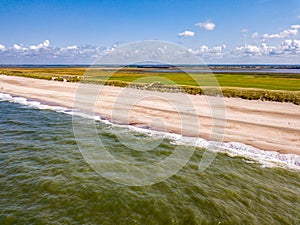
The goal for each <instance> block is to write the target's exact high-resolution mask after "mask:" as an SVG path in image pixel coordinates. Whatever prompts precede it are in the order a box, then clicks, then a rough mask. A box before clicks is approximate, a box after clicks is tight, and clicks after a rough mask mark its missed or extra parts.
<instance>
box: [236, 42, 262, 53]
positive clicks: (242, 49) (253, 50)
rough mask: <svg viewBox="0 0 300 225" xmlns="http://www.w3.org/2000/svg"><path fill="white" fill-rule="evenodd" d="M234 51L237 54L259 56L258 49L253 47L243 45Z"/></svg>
mask: <svg viewBox="0 0 300 225" xmlns="http://www.w3.org/2000/svg"><path fill="white" fill-rule="evenodd" d="M236 50H237V51H238V52H243V53H246V54H255V55H256V54H260V48H259V47H257V46H255V45H247V44H246V45H244V46H241V47H236Z"/></svg>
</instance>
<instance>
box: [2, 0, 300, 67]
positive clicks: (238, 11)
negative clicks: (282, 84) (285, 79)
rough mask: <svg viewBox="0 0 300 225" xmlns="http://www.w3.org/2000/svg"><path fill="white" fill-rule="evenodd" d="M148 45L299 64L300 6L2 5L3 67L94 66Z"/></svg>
mask: <svg viewBox="0 0 300 225" xmlns="http://www.w3.org/2000/svg"><path fill="white" fill-rule="evenodd" d="M298 30H299V32H298ZM143 40H162V41H169V42H173V43H176V44H180V45H182V46H184V47H186V48H188V49H190V51H192V52H194V53H195V54H197V55H199V56H200V57H202V58H203V59H204V60H205V61H207V62H208V63H300V1H299V0H227V1H225V0H223V1H221V0H218V1H217V0H210V1H201V0H198V1H191V0H190V1H184V0H164V1H162V0H161V1H158V0H157V1H155V0H154V1H141V0H138V1H117V0H111V1H101V0H98V1H88V0H86V1H55V0H53V1H13V0H10V1H9V0H7V1H1V0H0V64H1V63H2V64H3V63H72V62H73V63H89V62H92V61H93V60H94V59H95V58H96V57H97V56H100V55H101V54H103V53H104V52H105V51H106V50H107V49H112V48H114V47H116V46H118V45H122V44H126V43H130V42H134V41H143Z"/></svg>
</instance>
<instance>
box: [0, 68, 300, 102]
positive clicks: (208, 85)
mask: <svg viewBox="0 0 300 225" xmlns="http://www.w3.org/2000/svg"><path fill="white" fill-rule="evenodd" d="M116 71H117V72H116ZM0 74H5V75H12V76H23V77H31V78H38V79H47V80H57V81H67V82H79V81H83V82H89V83H98V84H105V85H111V86H121V87H125V86H129V87H132V88H139V89H148V90H156V91H167V92H185V93H188V94H194V95H195V94H208V95H218V94H220V91H218V90H219V88H218V84H219V85H220V87H221V89H222V93H223V95H224V96H226V97H238V98H244V99H261V100H268V101H279V102H292V103H295V104H300V74H278V73H247V72H245V73H225V72H224V73H215V74H212V73H189V74H186V73H183V72H180V73H179V72H165V71H164V72H157V71H154V70H152V69H144V68H143V69H139V68H125V69H124V68H123V69H122V70H117V68H90V69H88V70H87V68H82V67H78V68H71V67H63V68H62V67H58V68H0ZM83 76H84V79H83ZM149 84H151V85H149ZM199 85H200V86H199Z"/></svg>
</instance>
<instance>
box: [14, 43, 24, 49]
mask: <svg viewBox="0 0 300 225" xmlns="http://www.w3.org/2000/svg"><path fill="white" fill-rule="evenodd" d="M14 48H15V49H16V50H21V49H22V46H20V45H17V44H14Z"/></svg>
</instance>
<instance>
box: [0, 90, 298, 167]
mask: <svg viewBox="0 0 300 225" xmlns="http://www.w3.org/2000/svg"><path fill="white" fill-rule="evenodd" d="M0 101H8V102H13V103H17V104H21V105H25V106H28V107H30V108H35V109H41V110H52V111H56V112H59V113H65V114H68V115H72V116H79V117H83V118H86V119H91V120H95V121H100V122H101V123H105V124H107V125H111V126H117V127H123V128H127V129H130V130H132V131H135V132H138V133H143V134H145V135H149V136H151V137H153V138H157V137H160V138H166V139H168V140H170V143H171V144H174V145H186V146H195V147H200V148H205V149H209V150H211V151H216V152H222V153H225V154H227V155H228V156H230V157H243V158H245V160H244V161H245V162H246V163H253V162H258V163H260V164H261V165H262V166H263V167H282V168H289V169H296V170H300V156H299V155H295V154H281V153H279V152H275V151H264V150H261V149H257V148H254V147H252V146H249V145H245V144H243V143H238V142H228V143H225V142H213V141H208V140H205V139H202V138H196V137H184V136H182V135H180V134H173V133H168V132H163V131H154V130H149V129H147V128H141V127H135V126H131V125H118V124H114V123H112V122H110V121H108V120H104V119H101V117H99V116H94V115H88V114H86V113H83V112H80V111H79V110H76V109H68V108H65V107H61V106H51V105H47V104H42V103H40V102H37V101H28V100H27V99H26V98H23V97H13V96H11V95H9V94H5V93H0Z"/></svg>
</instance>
